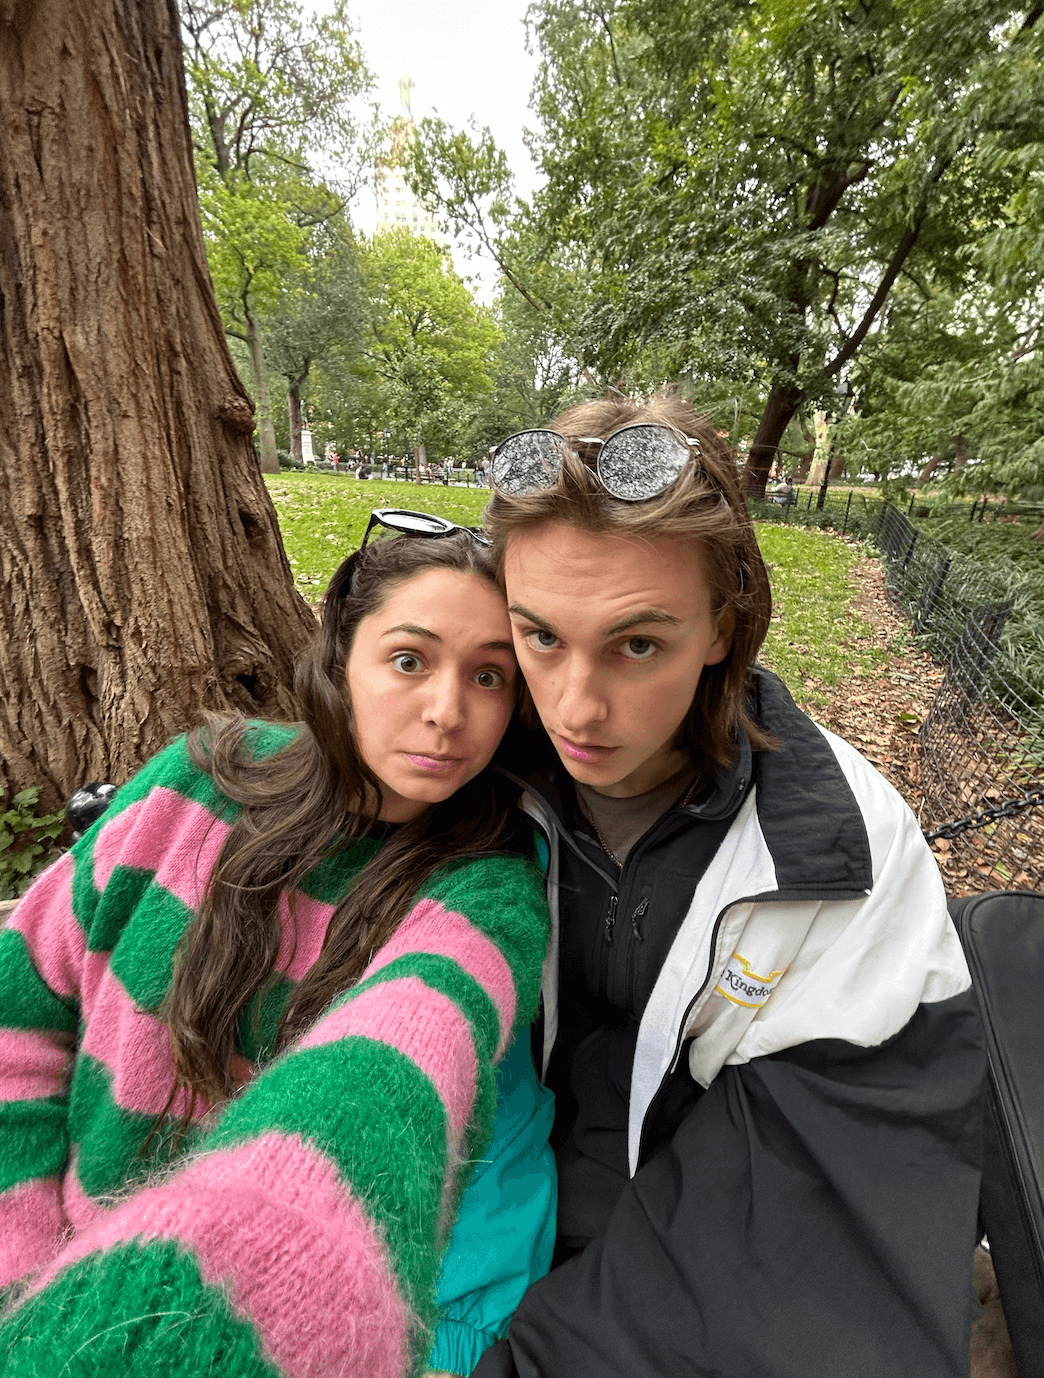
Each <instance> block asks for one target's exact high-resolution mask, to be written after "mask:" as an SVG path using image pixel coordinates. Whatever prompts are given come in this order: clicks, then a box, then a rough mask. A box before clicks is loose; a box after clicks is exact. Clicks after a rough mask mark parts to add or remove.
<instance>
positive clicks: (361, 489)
mask: <svg viewBox="0 0 1044 1378" xmlns="http://www.w3.org/2000/svg"><path fill="white" fill-rule="evenodd" d="M265 482H266V483H267V484H268V491H269V492H270V493H271V495H272V501H273V502H274V503H275V507H276V512H277V513H278V514H279V528H280V530H281V531H282V533H283V544H284V545H285V546H286V553H287V555H288V557H289V559H290V568H291V569H292V570H293V571H294V578H295V579H296V581H297V587H298V588H299V589H300V590H301V593H302V594H303V595H304V597H305V598H307V599H308V600H309V602H313V603H314V602H315V600H316V599H317V598H318V597H319V595H320V594H321V593H322V592H323V590H324V589H325V588H326V585H327V584H328V583H329V582H330V576H331V575H332V574H333V572H334V570H335V569H336V568H337V566H338V565H339V564H340V563H341V561H342V560H343V559H344V557H345V556H346V555H350V554H351V552H352V551H353V550H354V549H355V548H356V546H358V544H359V542H360V541H361V540H362V538H363V532H364V531H365V530H366V523H367V522H368V521H369V520H370V512H371V511H372V510H373V508H375V507H409V508H413V509H414V510H415V511H418V512H434V513H435V514H436V515H437V516H440V517H448V518H449V519H450V521H454V522H460V523H461V524H462V525H464V526H477V525H478V524H479V523H480V522H481V521H482V509H483V508H484V507H485V505H486V502H487V501H488V499H489V494H488V493H487V491H486V490H485V489H484V488H444V487H443V486H442V484H440V483H432V484H428V483H425V484H423V485H421V486H420V487H418V486H417V485H416V484H415V483H392V482H383V481H382V480H380V479H365V480H363V481H362V482H359V481H358V480H356V479H354V478H338V477H336V476H335V475H334V474H324V473H318V474H314V473H312V474H310V473H299V472H291V473H283V474H269V475H266V476H265Z"/></svg>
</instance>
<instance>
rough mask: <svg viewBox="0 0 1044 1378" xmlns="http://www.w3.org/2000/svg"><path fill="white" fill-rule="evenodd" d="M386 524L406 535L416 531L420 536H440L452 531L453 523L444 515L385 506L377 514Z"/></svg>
mask: <svg viewBox="0 0 1044 1378" xmlns="http://www.w3.org/2000/svg"><path fill="white" fill-rule="evenodd" d="M375 515H376V516H378V517H380V519H381V521H382V522H383V523H384V525H385V526H388V527H390V528H391V529H392V530H393V531H401V532H402V533H403V534H404V535H410V534H412V533H414V532H415V533H416V534H417V535H418V536H439V535H442V534H443V532H446V531H452V530H453V523H452V522H448V521H446V519H445V518H444V517H434V516H432V515H431V514H430V513H429V512H410V511H408V510H406V509H405V508H398V507H383V508H381V510H380V511H379V512H378V513H376V514H375Z"/></svg>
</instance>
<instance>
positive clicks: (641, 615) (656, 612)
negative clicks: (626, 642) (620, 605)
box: [605, 608, 681, 637]
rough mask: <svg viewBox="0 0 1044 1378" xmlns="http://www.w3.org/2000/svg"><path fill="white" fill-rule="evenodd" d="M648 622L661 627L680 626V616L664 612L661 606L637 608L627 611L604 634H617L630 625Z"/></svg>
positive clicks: (645, 624)
mask: <svg viewBox="0 0 1044 1378" xmlns="http://www.w3.org/2000/svg"><path fill="white" fill-rule="evenodd" d="M649 623H654V624H657V625H659V626H661V627H680V626H681V618H680V617H675V616H674V614H673V613H670V612H664V610H663V609H662V608H638V609H637V610H636V611H635V612H631V613H628V614H627V616H626V617H625V618H623V619H622V620H621V621H620V622H615V623H614V624H613V625H612V626H611V627H609V628H608V629H607V630H606V632H605V635H606V637H610V636H619V635H620V633H621V632H629V631H630V630H631V628H632V627H645V626H648V625H649Z"/></svg>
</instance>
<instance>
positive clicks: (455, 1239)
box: [428, 1029, 558, 1374]
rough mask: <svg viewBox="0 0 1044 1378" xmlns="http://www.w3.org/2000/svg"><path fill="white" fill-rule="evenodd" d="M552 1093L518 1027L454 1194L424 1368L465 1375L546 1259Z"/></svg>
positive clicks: (551, 1205)
mask: <svg viewBox="0 0 1044 1378" xmlns="http://www.w3.org/2000/svg"><path fill="white" fill-rule="evenodd" d="M553 1118H554V1097H553V1096H552V1094H551V1092H550V1091H548V1090H547V1088H546V1087H544V1086H542V1085H541V1084H540V1082H539V1080H538V1078H537V1074H536V1072H535V1071H534V1070H533V1060H532V1057H531V1055H530V1051H529V1030H528V1029H523V1030H522V1032H521V1033H520V1034H519V1036H518V1038H517V1039H516V1040H515V1042H514V1044H513V1045H512V1046H511V1048H510V1049H509V1051H508V1053H507V1055H506V1056H505V1058H504V1059H503V1061H502V1062H501V1063H500V1065H499V1067H498V1068H497V1110H496V1119H495V1121H494V1125H493V1140H492V1142H491V1144H490V1146H489V1151H488V1152H487V1154H486V1156H485V1158H484V1159H483V1160H482V1162H480V1163H479V1164H478V1165H477V1166H476V1168H475V1173H474V1176H473V1177H472V1179H471V1181H470V1183H469V1184H468V1188H467V1190H466V1191H465V1193H464V1196H463V1198H462V1199H461V1203H460V1210H459V1212H458V1214H457V1223H456V1224H455V1225H454V1227H453V1233H452V1235H451V1236H450V1241H449V1244H448V1246H447V1248H446V1252H445V1254H444V1255H443V1258H442V1271H441V1273H440V1275H439V1282H438V1288H437V1290H436V1293H435V1301H436V1304H437V1306H438V1311H439V1322H438V1325H437V1326H436V1328H435V1342H434V1345H433V1346H432V1351H431V1355H430V1357H429V1359H428V1366H429V1368H433V1369H444V1370H446V1371H447V1372H449V1373H458V1374H468V1373H470V1372H471V1371H472V1369H473V1368H474V1367H475V1365H476V1364H477V1363H478V1361H479V1359H480V1358H481V1357H482V1355H483V1353H484V1352H485V1351H486V1350H487V1349H488V1348H489V1346H490V1345H491V1344H493V1343H494V1341H496V1340H498V1339H499V1338H500V1337H501V1335H503V1333H504V1331H505V1330H506V1329H507V1325H508V1321H509V1320H510V1319H511V1316H512V1313H513V1312H514V1310H515V1307H516V1306H517V1305H518V1303H519V1302H520V1301H521V1300H522V1295H523V1293H524V1292H525V1291H526V1289H527V1288H528V1287H529V1285H530V1283H532V1282H535V1281H536V1280H537V1278H541V1277H543V1276H544V1274H545V1273H546V1272H547V1271H548V1269H549V1268H550V1266H551V1254H552V1253H553V1251H554V1247H555V1218H556V1211H557V1208H558V1181H557V1178H556V1176H555V1155H554V1153H553V1152H552V1151H551V1147H550V1145H549V1144H548V1142H547V1140H548V1135H549V1134H550V1132H551V1121H552V1119H553Z"/></svg>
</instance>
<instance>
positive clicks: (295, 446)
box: [286, 383, 304, 464]
mask: <svg viewBox="0 0 1044 1378" xmlns="http://www.w3.org/2000/svg"><path fill="white" fill-rule="evenodd" d="M286 400H287V404H288V406H289V409H290V453H291V454H292V455H293V457H294V460H295V461H296V462H297V463H298V464H303V463H304V451H303V450H302V449H301V394H300V392H299V391H298V389H297V384H296V383H295V384H293V385H292V386H291V387H290V388H288V389H287V394H286Z"/></svg>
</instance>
